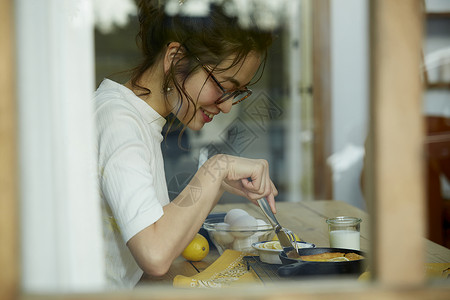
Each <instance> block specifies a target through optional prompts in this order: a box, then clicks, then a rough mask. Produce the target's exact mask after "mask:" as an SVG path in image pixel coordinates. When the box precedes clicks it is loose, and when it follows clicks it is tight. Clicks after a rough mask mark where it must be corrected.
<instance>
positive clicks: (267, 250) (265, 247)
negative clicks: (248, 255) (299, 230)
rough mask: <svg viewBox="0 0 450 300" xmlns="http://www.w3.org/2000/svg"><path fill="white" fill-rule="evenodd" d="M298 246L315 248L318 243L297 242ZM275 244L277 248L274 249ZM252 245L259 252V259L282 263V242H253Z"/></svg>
mask: <svg viewBox="0 0 450 300" xmlns="http://www.w3.org/2000/svg"><path fill="white" fill-rule="evenodd" d="M297 245H298V248H315V247H316V245H314V244H311V243H307V242H297ZM274 246H275V247H276V248H277V249H274ZM252 247H253V248H254V249H255V250H256V251H257V252H258V254H259V259H260V260H261V261H262V262H265V263H268V264H282V262H281V260H280V253H281V251H283V250H282V248H281V245H280V242H278V241H265V242H257V243H253V244H252Z"/></svg>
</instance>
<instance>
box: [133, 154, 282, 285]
mask: <svg viewBox="0 0 450 300" xmlns="http://www.w3.org/2000/svg"><path fill="white" fill-rule="evenodd" d="M224 188H226V189H227V190H229V191H231V192H234V193H236V194H239V195H243V196H245V197H247V198H248V199H249V200H250V201H252V202H254V203H256V200H258V199H260V198H262V197H267V199H268V201H269V203H270V204H271V206H272V209H273V210H275V209H274V207H275V204H274V197H275V196H276V195H277V194H278V192H277V190H276V188H275V187H274V185H273V183H272V181H271V180H270V176H269V168H268V164H267V162H266V161H265V160H253V159H245V158H240V157H234V156H229V155H223V154H219V155H216V156H214V157H212V158H210V159H209V160H208V161H207V162H206V163H205V164H204V165H203V166H202V167H201V168H200V169H199V170H198V171H197V173H196V174H195V175H194V177H193V178H192V179H191V181H190V183H189V184H188V185H187V186H186V188H185V189H184V190H183V191H182V192H181V193H180V194H179V195H178V196H177V198H175V199H174V200H173V201H172V202H171V203H170V204H168V205H166V206H165V207H164V215H163V216H162V217H161V218H160V219H159V220H158V221H156V222H155V223H154V224H152V225H150V226H148V227H146V228H145V229H143V230H142V231H140V232H139V233H137V234H136V235H135V236H133V237H132V238H131V239H130V240H129V241H128V243H127V245H128V247H129V249H130V250H131V253H132V254H133V256H134V257H135V259H136V261H137V262H138V264H139V266H140V267H141V268H142V269H143V270H144V272H146V273H148V274H151V275H153V276H161V275H164V274H165V273H166V272H167V271H168V269H169V267H170V265H171V264H172V261H173V260H174V259H175V258H176V257H178V256H179V255H180V253H181V252H182V251H183V250H184V248H185V247H186V246H187V245H188V243H189V242H190V241H191V240H192V238H193V237H194V235H195V234H196V233H197V232H198V230H199V229H200V227H201V226H202V224H203V221H204V220H205V219H206V217H207V216H208V214H209V213H210V212H211V210H212V209H213V207H214V206H215V205H216V204H217V201H218V200H219V199H220V197H221V196H222V194H223V192H224Z"/></svg>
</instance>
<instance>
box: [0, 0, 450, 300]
mask: <svg viewBox="0 0 450 300" xmlns="http://www.w3.org/2000/svg"><path fill="white" fill-rule="evenodd" d="M13 3H14V2H13V1H12V0H9V1H2V2H1V4H0V33H1V36H2V38H3V43H1V45H0V60H1V63H0V66H1V68H2V72H1V73H0V74H1V75H0V76H1V80H0V85H1V91H2V101H1V102H0V103H1V104H0V153H1V155H0V162H1V166H2V167H1V168H0V189H1V191H2V199H1V201H0V244H1V245H2V246H1V247H0V265H1V266H2V272H0V291H2V299H8V300H9V299H17V298H21V299H56V298H58V299H75V298H76V299H80V298H81V299H111V298H113V299H130V298H133V299H141V298H142V299H144V298H145V299H147V298H149V297H150V298H152V299H176V298H180V297H183V298H188V297H192V298H195V299H210V298H211V297H214V298H215V299H229V298H230V297H232V298H236V297H237V298H239V299H256V298H258V299H274V298H275V297H276V298H279V297H282V298H283V299H302V298H309V299H312V298H313V299H328V298H329V297H330V296H333V297H338V298H344V297H351V298H352V299H355V298H362V297H365V298H366V299H369V298H370V299H379V298H380V297H383V298H382V299H384V297H388V298H389V299H393V298H407V299H425V298H427V299H445V297H447V296H448V293H449V288H448V286H447V287H445V286H428V285H426V283H425V278H424V275H423V272H422V267H423V263H424V259H423V257H424V255H423V252H424V250H423V246H424V245H423V238H422V236H423V233H424V230H423V229H424V226H425V214H424V188H423V184H424V181H423V178H422V174H423V171H422V169H423V167H422V163H421V161H422V159H421V158H422V151H423V150H422V149H423V148H422V145H423V138H424V130H423V124H422V112H421V100H422V99H421V97H422V85H421V84H420V80H419V69H418V66H419V62H420V49H421V46H422V25H423V20H422V7H421V5H420V3H421V1H416V0H400V1H391V0H373V1H371V5H370V8H371V24H372V26H371V42H372V45H373V46H372V56H371V69H372V74H371V75H372V76H371V87H372V90H371V124H370V125H371V126H370V128H371V135H370V136H371V138H370V141H369V145H371V147H370V149H373V151H372V152H370V153H369V154H370V159H369V160H368V161H369V162H372V164H371V165H369V168H368V172H367V174H368V175H367V176H368V185H367V186H368V192H370V195H372V199H371V202H372V203H373V205H372V206H371V207H370V209H373V211H374V214H375V218H373V221H374V223H373V224H372V228H373V229H374V232H373V239H372V240H373V245H374V246H373V261H374V266H375V275H376V279H377V281H376V283H377V284H369V285H367V286H364V285H363V284H358V285H356V286H347V285H345V286H344V287H342V286H341V287H339V289H335V288H333V286H331V287H330V289H325V290H324V286H323V284H314V283H310V285H308V286H304V285H299V284H298V283H296V284H293V283H287V284H283V283H280V285H278V286H276V287H267V288H265V289H261V288H257V287H255V288H253V287H249V288H246V289H228V290H221V291H220V294H219V293H218V292H217V290H215V291H213V290H210V291H198V290H191V291H186V290H176V289H170V288H164V287H161V288H159V287H158V288H151V290H145V289H139V290H135V291H132V292H121V293H114V294H111V293H107V294H85V295H73V294H72V295H70V294H69V295H55V294H52V295H29V294H23V293H22V292H21V290H20V274H19V266H20V262H19V255H18V253H19V244H18V240H19V230H18V219H19V216H18V209H17V208H18V206H19V194H18V189H17V186H18V174H17V154H16V153H17V146H16V144H17V122H16V113H17V112H16V92H15V90H16V82H15V80H14V78H15V76H14V74H15V66H14V46H13V45H14V35H13V26H12V24H13V18H12V16H14V13H13V6H14V5H13ZM399 111H400V112H401V113H398V112H399ZM405 128H406V130H407V132H406V131H405ZM399 161H400V163H399ZM394 183H395V184H394ZM405 207H407V208H408V209H405ZM406 232H408V234H406ZM402 236H404V238H402ZM392 249H395V250H396V251H397V252H399V253H402V257H400V259H399V257H394V256H392V255H387V254H388V253H391V251H392ZM334 287H336V286H334Z"/></svg>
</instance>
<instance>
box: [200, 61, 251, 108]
mask: <svg viewBox="0 0 450 300" xmlns="http://www.w3.org/2000/svg"><path fill="white" fill-rule="evenodd" d="M197 60H198V61H199V62H200V60H199V59H198V58H197ZM200 65H201V66H202V68H203V70H205V72H206V73H208V75H209V77H211V79H212V80H213V81H214V82H215V83H216V84H217V86H218V87H219V89H220V90H221V91H222V93H223V94H222V96H220V97H219V98H218V99H217V100H216V102H215V103H216V104H221V103H223V102H225V101H227V100H230V99H232V100H233V105H235V104H238V103H239V102H242V101H244V100H245V99H247V98H248V97H250V95H251V94H252V90H250V89H248V88H247V87H245V88H243V89H241V90H232V91H228V92H227V91H226V90H225V88H224V87H223V86H222V85H221V84H220V82H219V81H218V80H217V78H216V77H214V75H213V74H212V73H211V71H210V70H209V69H208V68H207V67H206V66H205V65H203V64H201V63H200Z"/></svg>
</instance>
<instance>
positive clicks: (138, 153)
mask: <svg viewBox="0 0 450 300" xmlns="http://www.w3.org/2000/svg"><path fill="white" fill-rule="evenodd" d="M96 113H97V118H96V120H97V130H98V139H99V140H98V151H99V153H98V158H99V176H100V186H101V189H102V193H103V197H104V198H105V200H106V201H107V202H108V204H109V206H110V208H111V210H112V212H113V215H114V218H115V219H116V222H117V224H118V226H119V228H120V231H121V234H122V237H123V239H124V241H125V242H127V241H128V240H129V239H130V238H131V237H133V236H134V235H135V234H137V233H138V232H139V231H141V230H142V229H144V228H145V227H147V226H149V225H151V224H153V223H154V222H156V221H157V220H158V219H159V218H160V217H161V216H162V215H163V209H162V205H161V204H160V201H158V199H157V193H156V189H155V176H156V174H154V172H152V168H151V160H152V158H153V157H154V155H153V153H151V149H153V148H152V147H149V145H148V143H149V142H150V143H151V142H152V141H151V140H150V141H148V140H144V136H145V130H147V129H146V126H147V124H146V123H145V122H144V121H143V120H142V118H141V117H140V115H139V114H138V113H137V112H136V111H134V108H133V107H130V106H127V105H126V103H121V102H120V101H112V102H110V103H108V105H104V106H101V107H99V108H98V109H97V112H96ZM154 142H155V143H156V142H157V141H154Z"/></svg>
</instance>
